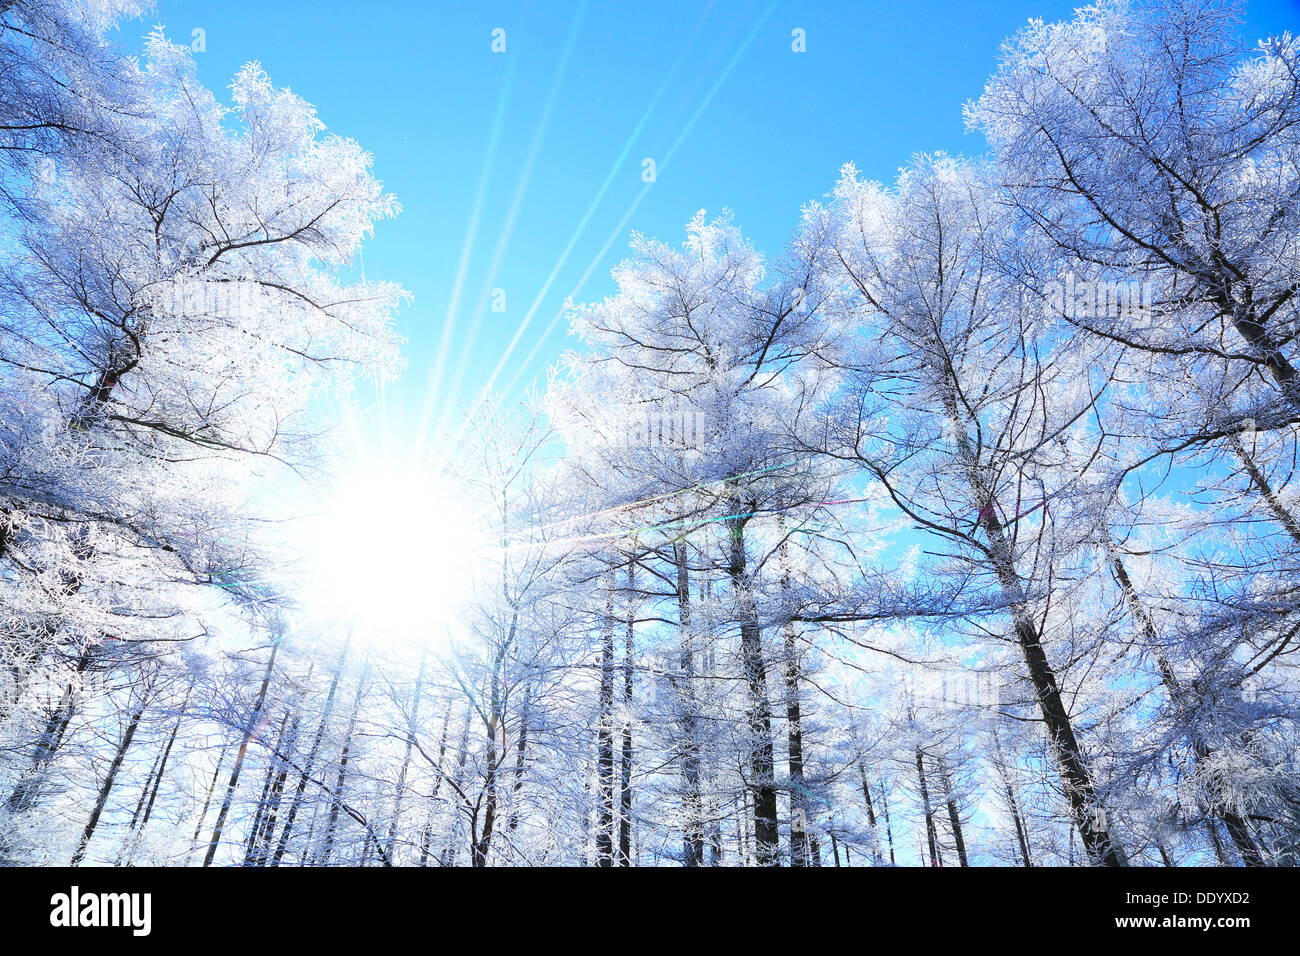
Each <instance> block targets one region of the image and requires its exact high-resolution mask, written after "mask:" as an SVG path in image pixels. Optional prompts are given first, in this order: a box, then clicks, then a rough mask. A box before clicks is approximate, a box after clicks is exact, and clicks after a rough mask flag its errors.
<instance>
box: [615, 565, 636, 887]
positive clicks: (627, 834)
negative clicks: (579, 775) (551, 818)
mask: <svg viewBox="0 0 1300 956" xmlns="http://www.w3.org/2000/svg"><path fill="white" fill-rule="evenodd" d="M627 591H628V598H627V634H626V636H625V638H624V641H623V720H622V726H623V739H622V748H621V756H620V758H619V771H618V783H619V790H618V794H619V797H618V865H619V866H631V865H632V674H633V669H634V667H635V666H636V665H635V654H636V649H635V638H636V598H635V594H636V564H635V563H634V562H631V561H629V563H628V566H627Z"/></svg>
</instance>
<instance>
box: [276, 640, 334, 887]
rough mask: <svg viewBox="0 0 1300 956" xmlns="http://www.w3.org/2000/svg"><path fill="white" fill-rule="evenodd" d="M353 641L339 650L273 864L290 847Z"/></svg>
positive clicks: (278, 862) (277, 864) (280, 858)
mask: <svg viewBox="0 0 1300 956" xmlns="http://www.w3.org/2000/svg"><path fill="white" fill-rule="evenodd" d="M351 643H352V635H351V633H350V632H349V634H348V638H347V640H345V641H344V642H343V649H342V650H341V651H339V659H338V661H337V662H336V663H335V664H334V676H333V677H331V678H330V688H329V691H328V693H326V695H325V708H324V710H323V711H322V712H321V718H320V723H319V724H318V725H317V726H316V736H315V737H314V738H312V743H311V749H310V750H308V751H307V757H306V759H305V760H304V761H303V764H302V771H301V772H300V773H299V774H298V786H297V787H296V788H295V790H294V794H293V801H292V802H291V803H290V804H289V813H288V815H287V816H286V817H285V818H284V827H283V828H282V829H281V830H280V840H279V842H277V843H276V845H275V853H274V854H273V855H272V856H271V865H272V866H279V865H280V861H281V860H282V859H284V854H285V851H286V850H287V849H288V847H289V838H290V837H291V836H292V835H293V826H294V821H295V820H297V819H298V812H299V810H300V809H301V808H302V801H303V795H304V794H305V792H306V790H307V782H308V779H309V778H310V776H311V773H312V771H313V770H314V768H315V766H316V758H317V757H318V756H319V754H320V748H321V743H322V742H323V741H324V739H325V729H326V727H327V726H328V725H329V720H330V716H331V715H332V714H333V713H334V698H335V695H337V694H338V689H339V681H340V679H341V678H342V677H343V664H344V662H345V661H346V660H347V656H348V647H349V645H350V644H351Z"/></svg>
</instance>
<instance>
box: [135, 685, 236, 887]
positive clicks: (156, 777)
mask: <svg viewBox="0 0 1300 956" xmlns="http://www.w3.org/2000/svg"><path fill="white" fill-rule="evenodd" d="M188 704H189V698H186V700H185V703H184V704H182V705H181V715H180V717H178V718H177V719H176V723H175V724H174V725H173V726H172V732H171V736H170V737H168V738H167V746H166V747H164V748H163V752H162V758H161V759H160V760H159V763H158V769H157V770H156V771H155V772H154V774H153V785H152V786H151V787H149V788H148V791H149V799H148V800H147V801H146V802H145V805H144V814H143V815H142V816H141V817H140V824H139V826H138V827H137V826H133V827H132V828H131V831H130V832H131V849H130V852H128V853H127V856H126V864H127V866H130V865H131V863H132V861H133V860H135V852H136V850H137V849H138V848H139V846H140V841H141V840H142V839H143V838H144V830H145V827H147V826H148V825H149V818H150V817H151V816H152V815H153V807H154V802H155V801H156V800H157V799H158V788H159V787H160V786H162V781H163V775H164V774H166V772H167V761H168V759H169V758H170V757H171V752H172V746H173V745H174V744H175V743H176V735H177V734H178V733H179V732H180V729H181V722H182V721H183V720H184V719H185V708H186V706H187V705H188ZM212 779H213V782H214V783H215V781H216V776H215V775H214V776H213V778H212ZM191 843H193V841H191Z"/></svg>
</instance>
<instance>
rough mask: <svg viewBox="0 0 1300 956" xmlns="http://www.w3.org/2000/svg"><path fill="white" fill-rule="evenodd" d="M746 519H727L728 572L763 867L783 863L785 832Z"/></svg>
mask: <svg viewBox="0 0 1300 956" xmlns="http://www.w3.org/2000/svg"><path fill="white" fill-rule="evenodd" d="M753 510H754V509H753V507H744V506H742V505H741V503H740V502H739V501H734V500H733V502H732V503H731V506H730V512H731V513H732V514H748V513H750V512H752V511H753ZM747 520H748V519H747V518H732V519H729V520H728V521H727V530H728V531H729V532H730V546H729V548H728V552H729V554H728V563H727V573H728V575H729V576H730V578H731V586H732V590H733V593H734V595H735V605H736V615H737V618H738V619H739V621H740V655H741V660H742V662H743V667H744V677H745V684H746V686H747V688H748V691H749V699H748V718H749V719H748V725H749V728H748V729H749V738H750V739H749V776H750V779H749V787H750V789H752V790H753V793H754V854H755V858H756V860H757V863H758V865H759V866H779V865H780V858H779V856H778V852H779V848H780V839H781V837H780V832H779V831H778V829H777V814H776V781H775V780H774V778H773V772H774V758H773V753H772V749H773V748H772V711H771V705H770V704H769V703H768V696H767V668H766V665H765V663H764V661H763V637H762V632H761V631H760V630H759V625H758V609H757V608H756V607H755V606H754V595H753V592H752V590H751V589H750V586H749V577H748V575H747V573H746V554H745V523H746V521H747Z"/></svg>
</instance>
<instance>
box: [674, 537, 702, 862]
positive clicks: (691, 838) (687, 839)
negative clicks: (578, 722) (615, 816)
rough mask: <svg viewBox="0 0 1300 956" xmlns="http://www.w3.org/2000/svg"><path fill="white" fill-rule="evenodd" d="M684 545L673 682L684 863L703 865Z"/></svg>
mask: <svg viewBox="0 0 1300 956" xmlns="http://www.w3.org/2000/svg"><path fill="white" fill-rule="evenodd" d="M687 557H688V552H687V550H686V546H685V545H684V544H674V545H673V563H674V564H675V565H676V570H677V619H678V642H679V645H680V648H681V660H680V666H681V675H680V677H678V678H677V679H676V680H674V681H673V684H674V686H675V687H676V689H677V699H678V702H679V704H680V706H681V711H682V712H681V725H682V735H681V736H682V777H683V781H684V783H685V789H684V790H683V792H682V827H683V835H682V864H683V865H684V866H690V867H694V866H700V865H701V864H702V863H703V861H704V819H703V818H704V813H703V809H704V802H703V799H702V797H701V794H700V748H699V710H698V702H697V700H696V694H695V632H694V629H693V627H692V624H693V622H692V619H691V582H690V568H689V567H688V565H687Z"/></svg>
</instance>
